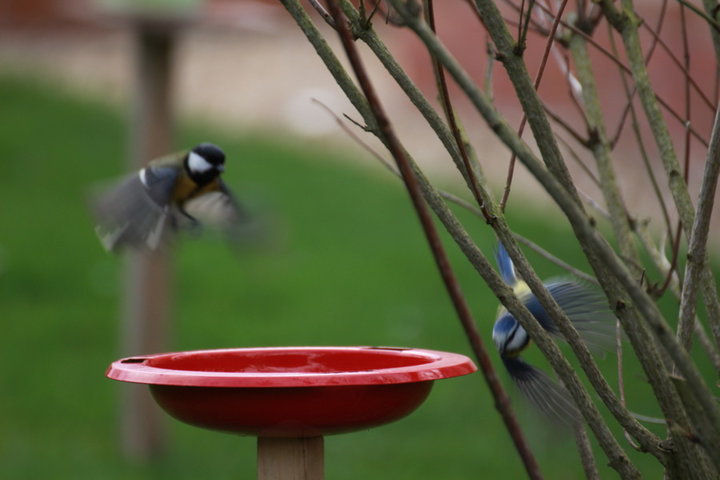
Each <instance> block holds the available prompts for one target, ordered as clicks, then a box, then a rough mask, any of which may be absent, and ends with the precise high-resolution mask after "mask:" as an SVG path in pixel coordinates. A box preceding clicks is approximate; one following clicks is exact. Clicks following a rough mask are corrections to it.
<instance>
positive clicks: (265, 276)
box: [0, 77, 659, 480]
mask: <svg viewBox="0 0 720 480" xmlns="http://www.w3.org/2000/svg"><path fill="white" fill-rule="evenodd" d="M0 105H2V110H1V111H0V158H2V159H3V161H2V169H1V172H2V175H1V176H0V218H2V221H1V222H0V325H2V332H1V333H0V350H1V351H2V352H3V361H2V362H1V363H0V382H2V383H1V390H0V478H8V479H19V478H28V479H46V478H52V479H63V478H68V479H100V478H102V479H135V478H137V479H146V478H147V479H150V478H153V479H172V480H181V479H197V478H253V477H254V475H255V473H254V472H255V466H254V454H255V447H254V440H253V439H251V438H240V437H235V436H232V435H227V434H220V433H214V432H208V431H204V430H200V429H195V428H192V427H188V426H185V425H182V424H180V423H178V422H175V421H173V420H168V424H169V425H168V426H169V432H170V442H169V449H168V452H167V454H166V455H165V456H164V457H163V458H161V459H160V460H158V461H157V462H154V463H152V464H150V465H134V464H130V463H127V462H126V461H124V460H123V459H122V458H121V456H120V455H119V454H118V451H117V436H118V420H117V417H116V411H117V406H118V405H117V401H118V392H119V390H120V389H121V388H123V385H121V384H119V383H115V382H112V381H110V380H107V379H105V378H104V376H103V373H104V370H105V368H106V367H107V365H108V364H109V363H110V362H111V361H112V360H114V359H116V358H118V357H119V356H121V355H122V354H123V352H120V351H119V349H118V339H117V337H118V330H119V327H118V323H117V318H118V316H119V313H118V311H119V304H120V298H119V297H120V295H119V292H118V288H117V280H118V276H119V274H120V270H121V266H122V261H121V259H120V258H117V257H113V256H110V255H108V254H106V253H105V252H104V251H103V250H102V249H101V247H100V244H99V242H98V241H97V239H96V238H95V235H94V232H93V228H92V225H91V224H90V222H89V218H88V215H87V213H86V209H85V195H86V192H87V188H88V186H89V185H91V184H92V182H95V181H98V180H103V179H107V178H110V177H113V176H116V175H118V174H119V173H121V172H122V171H123V160H122V159H123V158H124V156H125V153H126V149H125V147H126V138H125V130H126V126H125V123H124V121H123V116H122V115H121V113H120V112H118V111H115V110H112V109H110V108H108V107H105V106H102V105H99V104H96V103H93V102H91V101H89V100H85V99H81V98H75V97H73V96H71V95H68V94H63V93H58V92H56V91H53V90H52V89H50V88H48V87H46V86H42V85H38V84H36V83H35V82H34V81H31V80H29V79H27V78H8V77H5V78H0ZM199 141H212V142H215V143H218V144H220V145H222V146H223V147H224V148H225V150H226V152H227V154H228V157H229V161H228V172H227V174H226V178H227V180H228V182H229V183H230V184H231V185H232V186H233V187H234V188H235V190H236V191H237V193H238V195H239V197H240V198H241V199H242V200H243V201H245V203H247V204H248V205H249V206H250V208H251V209H253V210H254V211H256V212H260V213H261V215H262V217H263V218H264V219H265V220H266V221H267V222H268V224H269V225H270V226H271V229H270V230H271V232H272V236H271V239H272V240H271V241H270V242H268V245H266V246H263V247H260V246H255V247H252V248H247V249H245V250H243V251H241V252H240V253H233V252H231V251H229V249H228V248H226V245H225V244H224V243H223V242H222V241H221V240H220V239H219V238H216V237H214V236H212V235H207V236H204V237H201V238H188V239H185V241H184V242H183V243H182V245H181V246H180V247H179V248H178V251H177V258H178V261H177V265H176V266H175V272H176V281H175V297H176V299H177V302H176V305H175V312H176V324H175V327H174V328H175V334H174V338H173V340H172V347H171V348H172V349H173V350H185V349H198V348H219V347H240V346H271V345H363V344H371V345H403V346H414V347H423V348H433V349H444V350H452V351H458V352H461V353H465V354H469V352H468V347H467V344H466V341H465V339H464V337H463V334H462V331H461V329H460V327H459V323H458V321H457V320H456V317H455V316H454V314H453V311H452V309H451V306H450V303H449V301H448V299H447V296H446V294H445V292H444V290H443V287H442V285H441V283H440V280H439V277H438V275H437V273H436V271H435V268H434V265H433V263H432V261H431V258H430V256H429V251H428V248H427V246H426V245H425V243H424V240H423V237H422V235H421V232H420V228H419V224H418V222H417V220H416V219H415V217H414V215H413V212H412V211H411V209H410V204H409V201H408V199H407V195H406V194H405V193H404V191H403V190H402V188H401V186H400V184H399V183H398V182H397V181H396V180H395V179H393V178H391V177H390V176H389V175H388V174H386V173H384V172H381V171H380V170H378V172H380V173H376V172H375V171H373V170H371V169H367V168H364V167H360V166H358V164H357V162H355V161H353V160H352V159H348V158H345V156H344V155H343V153H342V152H337V151H335V152H333V151H329V150H328V149H327V148H324V147H323V146H322V145H317V144H312V143H308V142H303V141H300V140H294V139H287V140H286V139H284V137H282V136H278V135H273V134H270V133H267V134H258V133H256V132H252V133H250V132H239V133H238V134H236V135H230V134H228V133H227V132H226V133H218V132H216V131H213V130H210V129H208V128H207V127H202V126H198V125H192V126H190V127H189V128H183V129H181V132H180V134H179V135H178V145H180V146H182V147H188V146H191V145H193V144H195V143H197V142H199ZM535 213H536V212H535ZM461 215H462V217H463V218H465V219H466V220H468V221H469V222H470V223H471V225H472V228H471V231H472V232H473V234H474V235H475V237H476V238H477V241H478V243H479V244H480V245H481V247H482V248H483V249H484V250H485V251H486V252H492V245H493V237H492V234H491V231H490V229H489V228H487V227H486V226H485V225H483V224H482V222H479V221H477V220H475V219H472V218H471V217H468V216H467V215H464V214H461ZM542 217H543V216H542V215H534V219H532V220H531V219H530V218H525V217H522V216H519V215H514V217H513V224H514V226H515V228H516V229H517V230H518V231H519V232H521V233H523V234H525V235H527V236H529V237H531V238H533V239H534V240H535V241H537V242H538V243H540V244H543V245H546V246H551V247H552V248H551V249H552V250H553V251H554V252H562V253H563V254H564V255H566V260H569V261H577V259H578V258H579V254H578V249H577V247H575V246H574V242H573V240H572V238H571V236H569V235H568V234H567V233H565V230H562V229H561V228H560V227H555V226H553V225H552V224H548V223H547V221H546V219H544V218H542ZM449 250H450V253H451V254H452V257H453V260H454V264H455V265H456V266H457V271H458V274H459V276H460V278H461V281H462V284H463V288H464V291H465V292H466V293H467V294H468V297H469V299H470V302H471V305H472V308H473V310H474V313H475V315H476V319H477V321H478V322H479V323H480V328H481V331H482V332H483V333H485V334H486V341H487V342H488V346H491V343H492V342H491V341H490V338H489V335H488V333H489V330H490V328H491V326H492V322H493V320H494V316H495V310H496V307H497V302H496V300H495V299H494V298H493V297H492V296H491V295H490V293H489V291H488V290H487V289H486V288H485V287H484V285H483V284H482V282H481V281H480V279H479V278H478V277H477V276H476V275H475V274H474V272H473V271H472V270H471V269H470V268H469V267H468V265H467V264H466V262H465V261H464V260H463V259H462V257H461V256H460V255H459V253H458V252H457V251H456V249H455V248H454V247H450V248H449ZM531 258H532V259H533V260H534V261H535V262H536V263H537V265H538V267H539V270H540V271H541V272H542V274H543V275H553V274H555V275H557V274H559V273H561V272H558V271H557V270H555V269H553V268H552V267H551V266H549V265H547V263H545V262H542V261H541V260H539V259H537V258H536V257H531ZM603 365H604V366H605V367H607V369H608V371H612V370H613V362H612V361H610V360H606V361H605V362H603ZM633 368H634V367H633V366H632V365H630V366H629V373H628V374H627V375H629V379H630V381H629V383H630V384H637V385H642V384H643V382H642V381H637V380H639V379H640V374H639V373H638V371H637V369H636V368H635V370H633ZM633 372H635V373H633ZM512 394H513V395H514V396H516V392H512ZM629 395H630V397H631V398H632V397H633V392H630V394H629ZM644 395H645V393H643V390H642V387H640V388H639V393H637V396H636V397H635V398H642V396H644ZM520 405H522V404H521V403H520ZM643 413H646V414H657V412H656V411H653V408H652V407H651V408H649V409H648V411H644V412H643ZM521 416H522V418H523V421H525V422H528V423H529V424H530V427H529V429H528V436H529V437H530V440H531V442H532V444H533V446H534V447H535V448H536V451H537V454H538V456H539V459H540V462H541V466H542V468H543V471H544V472H545V474H546V477H547V478H552V479H563V478H566V479H573V478H578V477H579V476H580V475H581V474H580V472H581V470H580V466H579V464H578V461H577V460H576V459H575V453H574V446H573V443H572V441H571V440H570V439H569V438H566V437H565V436H563V435H562V434H559V432H557V431H548V430H547V429H546V427H545V426H544V425H543V424H542V423H537V422H534V421H533V419H532V417H531V416H530V415H528V414H527V413H524V414H521ZM622 442H623V444H624V443H625V442H624V440H623V441H622ZM326 447H327V453H326V464H327V466H326V470H327V478H329V479H333V478H335V479H341V478H342V479H368V478H386V479H391V478H392V479H405V478H407V479H410V478H412V479H436V478H441V479H445V480H451V479H467V478H521V477H522V476H523V474H522V472H523V469H522V466H521V465H520V462H519V461H518V458H517V456H516V454H515V453H514V451H513V449H512V446H511V444H510V441H509V439H508V435H507V434H506V433H505V431H504V429H503V428H502V426H501V424H500V421H499V420H498V417H497V415H496V414H495V411H494V408H493V406H492V402H491V401H490V398H489V394H488V393H487V389H486V387H485V385H484V383H483V380H482V378H481V377H480V376H479V375H472V376H468V377H463V378H459V379H452V380H447V381H442V382H437V383H436V385H435V388H434V390H433V393H432V394H431V395H430V397H429V399H428V401H427V402H426V404H425V405H423V406H422V407H421V408H420V409H419V410H418V411H417V412H416V413H414V414H413V415H411V416H410V417H408V418H407V419H404V420H402V421H400V422H397V423H395V424H392V425H388V426H385V427H381V428H377V429H374V430H371V431H367V432H360V433H355V434H350V435H341V436H337V437H330V438H328V439H327V441H326ZM635 455H639V454H635ZM598 460H599V463H600V464H601V469H602V471H603V473H604V474H607V475H608V476H610V477H613V476H614V475H613V474H612V473H609V471H608V469H607V468H606V467H605V466H604V465H602V464H604V463H605V460H604V457H603V456H602V454H600V455H599V458H598ZM652 463H653V462H652V460H649V459H648V460H641V467H642V468H643V470H644V472H645V473H646V474H647V475H648V476H650V477H657V476H658V475H659V473H658V470H657V468H655V467H651V465H652ZM604 477H605V475H604Z"/></svg>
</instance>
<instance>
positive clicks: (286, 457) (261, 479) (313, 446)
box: [257, 437, 325, 480]
mask: <svg viewBox="0 0 720 480" xmlns="http://www.w3.org/2000/svg"><path fill="white" fill-rule="evenodd" d="M257 445H258V454H257V478H258V480H322V479H323V477H324V474H325V467H324V452H323V445H324V442H323V437H311V438H270V437H258V440H257Z"/></svg>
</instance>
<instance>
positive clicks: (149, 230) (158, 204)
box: [91, 143, 243, 251]
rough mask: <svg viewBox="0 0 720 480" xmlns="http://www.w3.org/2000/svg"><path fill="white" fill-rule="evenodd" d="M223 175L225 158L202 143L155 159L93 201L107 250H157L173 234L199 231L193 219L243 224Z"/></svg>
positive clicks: (216, 149)
mask: <svg viewBox="0 0 720 480" xmlns="http://www.w3.org/2000/svg"><path fill="white" fill-rule="evenodd" d="M224 170H225V153H223V151H222V150H221V149H220V148H218V147H217V146H215V145H213V144H210V143H202V144H200V145H198V146H196V147H194V148H193V149H192V150H190V151H187V152H182V153H179V154H172V155H168V156H166V157H161V158H158V159H156V160H153V161H151V162H150V163H149V164H148V166H147V167H145V168H143V169H141V170H140V171H138V172H136V173H133V174H131V175H129V176H127V177H125V178H124V179H122V180H120V181H119V182H118V183H117V184H115V185H114V186H112V187H111V188H109V189H106V190H105V191H103V192H102V193H101V194H100V195H97V196H96V198H94V199H93V201H92V205H91V209H92V212H93V214H94V217H95V220H96V223H97V227H96V231H97V233H98V236H99V237H100V240H101V242H102V244H103V246H104V247H105V248H106V249H107V250H109V251H117V250H120V249H122V248H124V247H134V248H146V249H150V250H156V249H157V248H158V247H159V246H161V245H163V244H164V243H166V241H167V239H168V237H169V236H170V235H171V233H172V232H174V231H177V230H178V229H180V228H181V227H193V226H197V225H198V224H199V222H198V220H197V219H196V218H195V215H199V216H201V218H203V219H206V218H207V219H208V220H209V221H213V222H215V223H216V224H218V225H220V226H230V225H233V224H235V223H237V222H239V221H240V220H241V218H242V217H243V215H242V213H241V209H240V206H239V204H238V202H237V201H236V200H235V197H234V195H233V194H232V193H231V192H230V190H229V189H228V187H227V186H226V185H225V183H224V182H223V181H222V180H221V178H220V175H221V174H222V172H223V171H224ZM191 212H192V213H191Z"/></svg>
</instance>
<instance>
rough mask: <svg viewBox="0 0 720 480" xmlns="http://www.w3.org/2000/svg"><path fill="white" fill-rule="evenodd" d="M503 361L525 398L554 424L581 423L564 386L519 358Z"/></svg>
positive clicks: (504, 359)
mask: <svg viewBox="0 0 720 480" xmlns="http://www.w3.org/2000/svg"><path fill="white" fill-rule="evenodd" d="M502 361H503V364H504V365H505V368H506V369H507V371H508V373H509V374H510V377H511V378H512V380H513V382H514V383H515V385H517V387H518V389H519V390H520V392H522V394H523V396H524V397H525V398H526V399H527V400H528V401H529V402H530V403H531V404H532V405H533V406H534V407H535V408H537V409H538V410H540V411H541V412H542V413H543V414H544V415H545V416H546V417H547V418H549V419H550V420H551V421H552V422H553V423H554V424H561V425H562V424H564V425H568V426H572V425H574V424H576V423H577V422H579V421H580V419H581V416H580V412H579V411H578V409H577V407H576V406H575V404H574V403H573V401H572V400H571V398H570V394H569V393H568V392H567V390H565V388H564V387H563V386H562V385H560V384H558V383H557V382H555V381H554V380H553V379H551V378H550V377H549V376H547V375H546V374H545V373H544V372H542V371H541V370H538V369H537V368H535V367H533V366H532V365H530V364H528V363H526V362H524V361H522V360H520V359H519V358H517V357H512V358H510V357H503V359H502Z"/></svg>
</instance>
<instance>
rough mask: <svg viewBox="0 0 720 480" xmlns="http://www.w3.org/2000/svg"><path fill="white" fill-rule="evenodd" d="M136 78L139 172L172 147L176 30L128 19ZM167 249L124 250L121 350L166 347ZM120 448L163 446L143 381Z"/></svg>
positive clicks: (127, 412) (134, 391) (127, 399)
mask: <svg viewBox="0 0 720 480" xmlns="http://www.w3.org/2000/svg"><path fill="white" fill-rule="evenodd" d="M132 26H133V28H134V31H135V42H136V52H135V55H136V66H135V69H136V78H135V85H134V92H133V102H134V104H133V112H132V117H131V122H132V125H131V128H130V143H131V144H130V148H131V151H130V167H131V169H132V170H137V169H139V168H141V167H142V166H144V165H145V164H146V163H147V162H148V161H149V160H152V159H153V158H155V157H158V156H160V155H164V154H166V153H168V152H169V151H171V147H172V141H171V136H172V133H171V132H172V111H171V110H172V108H171V94H170V93H171V83H172V82H171V66H172V65H171V63H172V53H173V47H174V30H175V29H174V28H172V26H171V25H168V24H163V25H158V24H157V23H155V22H149V21H144V20H143V19H142V18H136V19H133V20H132ZM170 261H171V258H170V252H169V251H167V250H160V251H158V252H142V251H132V252H128V256H127V259H126V262H127V263H126V272H125V299H124V315H123V316H124V318H123V319H122V339H121V341H122V346H121V348H122V354H123V355H142V354H148V353H156V352H160V351H164V350H166V349H167V348H168V346H169V345H168V343H169V342H168V337H169V330H170V328H169V327H170ZM121 425H122V427H121V446H122V450H123V453H124V454H125V455H126V456H127V457H129V458H131V459H133V460H141V461H142V460H148V459H150V458H152V457H155V456H157V455H158V454H159V453H161V452H162V451H163V449H164V446H165V434H164V428H163V414H162V412H161V410H160V409H159V407H158V406H157V405H156V404H155V402H154V401H153V399H152V398H151V396H150V393H149V391H148V389H147V387H146V386H145V385H128V386H127V388H125V389H124V390H123V395H122V399H121Z"/></svg>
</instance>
